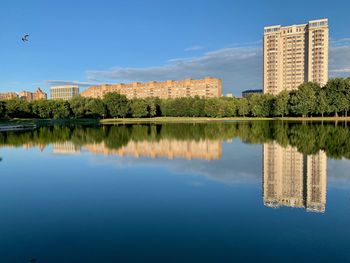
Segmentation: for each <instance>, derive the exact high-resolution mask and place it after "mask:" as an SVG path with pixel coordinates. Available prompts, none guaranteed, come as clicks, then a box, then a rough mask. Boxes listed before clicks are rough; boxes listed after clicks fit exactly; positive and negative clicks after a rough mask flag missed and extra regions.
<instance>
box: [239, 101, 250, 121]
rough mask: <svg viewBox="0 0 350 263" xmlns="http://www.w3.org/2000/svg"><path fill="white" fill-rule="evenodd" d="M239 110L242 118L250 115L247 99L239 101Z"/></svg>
mask: <svg viewBox="0 0 350 263" xmlns="http://www.w3.org/2000/svg"><path fill="white" fill-rule="evenodd" d="M237 110H238V114H239V115H240V116H243V117H245V116H246V115H248V114H249V102H248V100H247V99H246V98H241V99H238V100H237Z"/></svg>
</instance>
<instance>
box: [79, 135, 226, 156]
mask: <svg viewBox="0 0 350 263" xmlns="http://www.w3.org/2000/svg"><path fill="white" fill-rule="evenodd" d="M84 149H86V150H88V151H89V152H92V153H100V154H101V153H102V154H115V155H119V156H133V157H151V158H162V157H165V158H168V159H173V158H186V159H188V160H191V159H204V160H215V159H219V158H221V153H222V148H221V141H219V140H216V141H213V140H201V141H195V140H183V141H182V140H169V139H162V140H159V141H129V143H128V144H127V145H125V146H123V147H120V148H119V149H116V150H113V149H109V148H107V147H106V145H105V144H104V143H98V144H88V145H85V146H84Z"/></svg>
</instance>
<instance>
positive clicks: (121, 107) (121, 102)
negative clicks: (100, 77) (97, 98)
mask: <svg viewBox="0 0 350 263" xmlns="http://www.w3.org/2000/svg"><path fill="white" fill-rule="evenodd" d="M103 101H104V103H105V105H106V106H107V110H108V114H109V115H110V116H111V117H113V118H119V117H121V118H125V117H126V116H127V114H128V113H129V111H130V104H129V100H128V99H127V98H126V96H124V95H120V94H119V93H117V92H110V93H107V94H106V95H105V97H104V98H103Z"/></svg>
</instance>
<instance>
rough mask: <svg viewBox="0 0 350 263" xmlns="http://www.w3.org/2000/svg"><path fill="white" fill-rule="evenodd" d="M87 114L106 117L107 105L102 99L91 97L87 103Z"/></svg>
mask: <svg viewBox="0 0 350 263" xmlns="http://www.w3.org/2000/svg"><path fill="white" fill-rule="evenodd" d="M86 114H87V115H88V116H91V117H94V118H104V117H105V116H106V106H105V104H104V103H103V101H102V100H101V99H89V100H88V102H87V104H86Z"/></svg>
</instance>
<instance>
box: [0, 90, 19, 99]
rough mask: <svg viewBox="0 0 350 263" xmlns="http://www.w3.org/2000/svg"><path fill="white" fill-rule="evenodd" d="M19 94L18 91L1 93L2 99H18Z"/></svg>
mask: <svg viewBox="0 0 350 263" xmlns="http://www.w3.org/2000/svg"><path fill="white" fill-rule="evenodd" d="M17 98H18V94H17V93H16V92H3V93H0V100H11V99H17Z"/></svg>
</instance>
